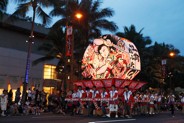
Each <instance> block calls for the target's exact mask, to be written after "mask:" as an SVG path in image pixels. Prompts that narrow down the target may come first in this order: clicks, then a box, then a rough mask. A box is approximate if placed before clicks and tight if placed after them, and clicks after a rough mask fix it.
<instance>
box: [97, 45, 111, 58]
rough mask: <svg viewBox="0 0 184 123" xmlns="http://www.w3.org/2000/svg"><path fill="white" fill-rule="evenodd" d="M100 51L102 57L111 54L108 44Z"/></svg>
mask: <svg viewBox="0 0 184 123" xmlns="http://www.w3.org/2000/svg"><path fill="white" fill-rule="evenodd" d="M99 53H100V54H101V56H102V57H104V58H107V57H108V55H109V48H108V47H107V46H106V45H103V46H102V47H101V48H100V50H99Z"/></svg>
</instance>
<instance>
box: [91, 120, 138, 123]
mask: <svg viewBox="0 0 184 123" xmlns="http://www.w3.org/2000/svg"><path fill="white" fill-rule="evenodd" d="M133 120H136V119H124V120H106V121H93V122H88V123H108V122H119V121H121V122H125V121H133Z"/></svg>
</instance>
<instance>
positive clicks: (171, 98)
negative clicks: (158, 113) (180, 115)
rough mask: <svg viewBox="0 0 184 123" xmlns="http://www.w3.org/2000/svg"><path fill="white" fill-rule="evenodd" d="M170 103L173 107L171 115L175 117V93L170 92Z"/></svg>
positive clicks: (171, 107)
mask: <svg viewBox="0 0 184 123" xmlns="http://www.w3.org/2000/svg"><path fill="white" fill-rule="evenodd" d="M168 103H169V106H170V109H171V115H172V117H174V103H175V96H174V94H170V95H169V97H168Z"/></svg>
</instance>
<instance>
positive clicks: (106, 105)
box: [66, 85, 134, 117]
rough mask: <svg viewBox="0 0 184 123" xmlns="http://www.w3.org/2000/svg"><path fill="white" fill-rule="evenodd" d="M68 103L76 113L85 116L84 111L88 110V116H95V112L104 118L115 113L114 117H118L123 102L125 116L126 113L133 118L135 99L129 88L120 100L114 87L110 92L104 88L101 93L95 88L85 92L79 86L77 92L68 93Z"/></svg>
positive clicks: (87, 89) (86, 89) (126, 88)
mask: <svg viewBox="0 0 184 123" xmlns="http://www.w3.org/2000/svg"><path fill="white" fill-rule="evenodd" d="M66 101H67V102H68V107H69V108H71V109H72V110H73V111H72V112H75V113H82V114H84V110H87V114H88V115H93V114H94V112H95V113H96V114H99V115H102V116H104V117H105V116H107V117H110V116H111V115H112V114H113V113H114V116H115V117H118V112H119V103H120V102H123V105H124V110H123V115H124V114H125V113H126V114H127V115H129V116H131V108H132V105H133V104H134V97H133V95H132V92H131V91H130V90H129V89H128V87H125V91H124V93H123V95H121V100H120V97H119V94H118V90H117V89H116V87H115V86H114V85H113V86H112V87H111V89H110V90H107V89H106V88H105V87H104V88H102V90H101V91H99V90H97V88H96V87H95V86H93V88H92V89H90V88H88V87H86V88H85V90H83V89H82V87H81V86H79V87H78V89H77V90H76V91H75V92H71V91H70V92H69V93H68V95H67V98H66Z"/></svg>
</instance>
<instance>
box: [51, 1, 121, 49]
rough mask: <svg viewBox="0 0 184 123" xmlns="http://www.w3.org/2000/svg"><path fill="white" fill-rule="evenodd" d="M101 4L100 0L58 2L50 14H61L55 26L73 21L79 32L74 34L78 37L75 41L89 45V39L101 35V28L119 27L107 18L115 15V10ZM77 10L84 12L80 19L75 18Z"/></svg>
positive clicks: (113, 28)
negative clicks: (101, 6)
mask: <svg viewBox="0 0 184 123" xmlns="http://www.w3.org/2000/svg"><path fill="white" fill-rule="evenodd" d="M100 5H101V3H100V2H99V1H93V0H81V1H80V2H79V1H78V0H68V1H67V2H65V1H63V2H58V4H57V5H55V7H54V9H53V10H52V11H51V13H50V14H51V15H52V16H61V19H60V20H58V21H57V22H56V23H55V24H54V25H53V28H55V27H56V28H57V27H65V26H66V24H70V23H72V26H73V27H74V29H75V30H74V33H77V35H75V34H74V35H75V39H77V40H75V41H79V42H78V44H80V45H83V46H86V45H88V43H89V39H93V38H97V37H99V36H100V35H101V34H102V33H101V29H104V30H108V31H112V32H115V31H116V30H117V28H118V27H117V26H116V24H115V23H114V22H112V21H108V20H107V19H105V18H107V17H111V16H113V14H114V12H113V10H112V9H109V8H104V9H99V8H100ZM75 12H81V13H82V14H83V18H82V19H81V20H80V21H77V20H76V19H75V17H74V15H75ZM76 37H77V38H76ZM76 47H77V46H76Z"/></svg>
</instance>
